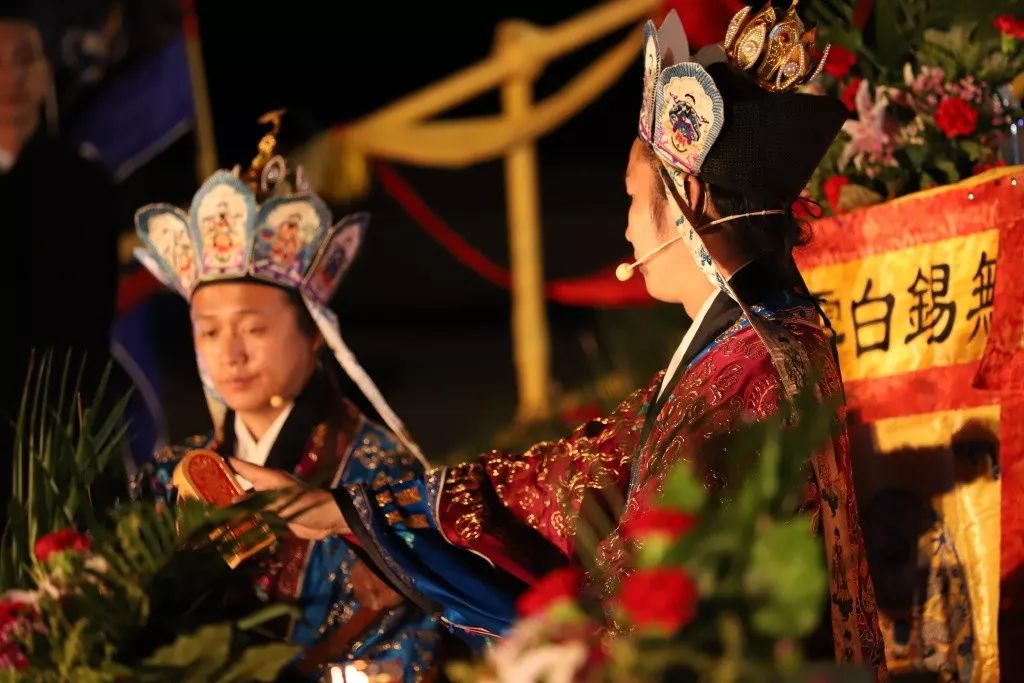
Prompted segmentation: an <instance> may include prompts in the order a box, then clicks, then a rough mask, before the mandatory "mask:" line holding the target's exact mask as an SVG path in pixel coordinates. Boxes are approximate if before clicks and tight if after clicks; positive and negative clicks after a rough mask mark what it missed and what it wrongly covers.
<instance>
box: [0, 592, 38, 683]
mask: <svg viewBox="0 0 1024 683" xmlns="http://www.w3.org/2000/svg"><path fill="white" fill-rule="evenodd" d="M34 615H35V607H33V606H32V605H29V604H26V603H24V602H21V601H20V600H0V671H2V670H5V669H14V670H16V671H17V670H21V669H25V668H27V667H28V659H27V658H26V657H25V653H24V651H23V650H22V649H21V644H20V642H19V639H20V638H21V637H23V636H24V635H25V633H26V632H27V630H28V629H29V628H31V624H30V619H31V618H32V617H33V616H34Z"/></svg>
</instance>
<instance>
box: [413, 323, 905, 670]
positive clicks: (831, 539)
mask: <svg viewBox="0 0 1024 683" xmlns="http://www.w3.org/2000/svg"><path fill="white" fill-rule="evenodd" d="M772 320H773V321H774V322H776V323H779V324H780V325H781V328H782V330H783V331H784V332H786V333H788V334H789V336H790V337H791V339H792V341H793V343H794V344H795V345H797V347H798V349H799V350H800V352H801V356H802V357H804V358H806V359H808V360H809V361H810V365H811V366H814V367H820V368H821V369H822V372H821V375H820V380H819V387H818V389H819V391H820V394H821V396H822V397H823V398H829V397H836V396H838V395H839V394H840V392H841V380H840V376H839V372H838V369H837V367H836V365H835V362H834V360H833V356H832V353H831V349H830V345H829V342H828V340H827V338H826V336H825V334H824V332H823V330H822V329H821V326H820V324H819V322H818V316H817V313H816V312H815V311H814V309H811V308H808V307H791V308H788V309H785V310H783V311H781V312H779V313H776V314H774V315H773V316H772ZM663 376H664V373H658V374H657V375H656V376H655V377H654V378H653V379H652V380H651V382H650V383H649V384H648V385H647V386H646V387H645V388H643V389H641V390H639V391H637V392H636V393H634V394H633V395H631V396H630V397H628V398H627V399H626V400H625V401H623V402H622V403H621V405H619V406H618V408H617V409H616V410H615V411H614V412H613V413H612V414H611V415H609V416H608V417H606V418H603V419H599V420H593V421H591V422H588V423H587V424H584V425H582V426H581V427H579V428H578V429H577V430H576V431H575V432H574V433H573V434H572V436H570V437H569V438H566V439H561V440H558V441H551V442H545V443H540V444H537V445H536V446H534V447H533V448H531V449H530V450H528V451H527V452H525V453H523V454H518V455H515V454H508V453H501V452H492V453H488V454H485V455H483V456H482V457H480V458H479V459H478V461H476V462H472V463H468V464H463V465H459V466H455V467H451V468H448V469H447V471H446V472H443V473H442V475H441V476H440V479H439V481H438V482H437V486H438V493H437V498H436V501H435V502H434V505H432V507H433V512H434V515H435V522H436V523H437V524H438V526H439V528H440V531H441V533H442V534H443V535H444V537H445V538H446V540H447V541H449V542H450V543H452V544H455V545H457V546H460V547H463V548H466V549H468V550H471V551H473V552H475V553H477V554H479V555H483V556H484V557H486V558H487V559H488V560H490V561H491V562H492V563H494V565H495V566H497V567H499V568H501V569H503V570H505V571H507V572H508V573H510V574H512V575H513V576H516V577H518V578H520V579H522V580H524V581H526V582H530V581H532V580H533V579H535V578H536V572H535V570H534V568H533V566H532V563H531V560H532V559H534V558H532V557H525V556H524V555H525V554H524V553H522V552H514V551H513V549H514V548H517V547H519V548H521V547H522V544H521V543H517V542H516V539H515V538H513V535H514V531H512V530H510V526H512V525H510V524H509V523H508V521H507V516H508V514H509V513H511V515H512V517H514V519H515V520H516V521H517V522H518V523H521V524H525V525H527V526H529V527H530V528H531V529H532V530H534V531H535V532H537V533H539V534H541V535H542V536H543V537H544V538H545V539H547V540H548V541H549V542H550V543H551V544H552V545H553V546H555V547H556V548H557V549H558V550H559V551H560V552H561V553H562V554H564V555H565V556H567V557H569V558H572V557H573V556H574V551H575V544H576V537H575V533H574V520H575V519H576V518H577V517H578V516H579V513H580V508H581V505H582V503H583V500H584V496H585V494H586V492H587V491H588V490H589V489H593V488H596V487H601V486H608V484H609V482H611V483H612V485H613V487H614V488H616V489H617V490H618V492H619V493H620V495H622V496H623V497H624V498H625V499H626V500H625V512H624V514H623V515H622V517H621V518H620V522H619V524H620V526H619V528H621V524H622V522H623V521H625V520H628V519H629V518H630V517H632V516H634V515H637V514H638V513H639V512H640V511H641V506H642V504H643V503H642V501H645V500H650V499H651V496H652V494H653V493H655V492H657V491H658V490H659V489H660V487H661V486H662V483H663V476H664V475H665V474H666V473H667V472H668V471H669V470H670V469H671V465H672V464H673V463H675V462H677V461H679V460H687V461H690V462H692V463H693V465H694V466H695V467H696V468H697V470H698V472H699V473H701V474H702V475H703V477H704V481H705V484H706V486H707V487H708V488H709V489H711V490H719V489H721V488H722V487H727V486H728V482H726V481H724V479H723V477H722V474H721V469H720V465H721V463H720V462H718V459H719V458H722V457H728V454H722V453H717V454H715V455H710V456H709V455H707V454H702V450H701V446H702V445H704V444H706V443H708V442H710V441H711V440H712V439H714V438H716V437H719V436H722V435H725V434H728V433H730V432H732V431H733V430H735V429H736V428H737V427H738V426H739V425H740V424H741V423H742V422H743V421H745V420H758V419H763V418H765V417H767V416H769V415H771V414H772V413H773V412H774V411H775V410H776V409H777V408H778V406H779V402H780V401H781V400H783V392H782V388H781V386H780V380H779V375H778V372H777V371H776V368H775V366H774V365H773V363H772V360H771V358H770V357H769V353H768V351H767V349H766V347H765V345H764V343H763V342H762V341H761V339H760V338H759V337H758V335H757V334H756V333H755V331H754V330H753V329H752V328H751V327H750V326H749V325H744V324H742V323H736V324H735V325H733V326H732V327H731V328H730V329H728V330H726V332H724V333H723V334H721V335H720V336H719V337H718V339H716V340H715V341H714V342H713V343H712V344H711V345H709V347H708V348H707V349H706V350H705V351H704V352H703V353H702V355H700V356H699V357H698V358H697V359H696V360H694V361H693V362H692V363H691V364H690V366H689V367H688V368H687V369H686V370H685V372H684V373H683V374H682V376H681V378H680V379H679V381H678V382H677V383H676V384H675V385H674V386H672V387H671V388H670V393H669V395H668V397H667V399H666V400H664V401H663V402H662V403H660V404H655V407H656V408H658V414H657V419H656V421H655V423H654V425H653V428H652V429H651V430H650V434H649V436H647V438H646V439H645V441H644V443H642V444H641V443H640V439H641V436H642V434H643V431H644V422H645V415H646V412H647V410H648V408H649V407H650V406H651V404H652V403H654V401H655V399H656V397H657V394H658V392H659V389H660V387H661V384H662V380H663ZM659 405H660V407H659ZM836 417H837V420H836V425H838V426H837V427H836V428H835V429H834V433H833V435H832V439H831V441H830V442H829V443H827V444H825V445H824V446H822V448H821V449H820V450H819V452H818V453H817V454H816V456H815V458H814V463H813V465H814V467H813V468H812V469H813V471H814V476H813V486H812V487H811V489H812V491H811V493H810V494H809V497H810V500H809V503H811V504H812V505H814V507H815V508H816V513H817V514H818V515H819V517H820V522H821V527H822V531H823V536H824V540H825V547H826V551H827V558H828V565H829V574H830V591H829V595H830V602H831V617H832V628H833V635H834V639H835V648H836V657H837V659H838V660H840V661H848V662H859V663H864V664H866V665H869V666H871V667H872V668H873V669H874V671H875V675H876V678H877V679H878V680H885V679H886V678H887V673H886V671H885V665H884V649H883V644H882V638H881V634H880V631H879V628H878V620H877V612H876V608H875V602H874V592H873V588H872V585H871V579H870V577H869V575H868V570H867V562H866V555H865V552H864V544H863V539H862V538H861V533H860V524H859V521H858V515H857V506H856V501H855V498H854V494H853V480H852V469H851V462H850V448H849V441H848V437H847V434H846V429H845V426H844V425H845V411H844V409H842V408H840V413H839V415H837V416H836ZM634 458H637V459H638V460H637V462H636V463H634ZM631 470H635V474H634V475H633V477H634V478H635V482H634V483H633V486H632V487H630V485H629V484H630V479H631ZM433 476H435V477H438V474H437V473H435V474H434V475H433ZM428 488H429V486H428ZM495 499H496V500H497V501H500V503H501V504H503V505H502V506H501V507H500V508H496V507H495V505H494V502H495ZM567 511H571V512H572V515H570V516H567ZM619 528H616V529H615V530H614V531H613V532H612V533H611V534H610V535H609V536H608V537H607V538H605V539H604V540H603V541H602V542H601V543H600V545H599V547H598V556H597V561H598V567H599V569H600V570H601V574H603V575H616V574H617V573H618V572H619V569H620V568H621V567H622V565H623V563H624V560H625V548H624V544H623V542H622V539H621V538H620V536H619Z"/></svg>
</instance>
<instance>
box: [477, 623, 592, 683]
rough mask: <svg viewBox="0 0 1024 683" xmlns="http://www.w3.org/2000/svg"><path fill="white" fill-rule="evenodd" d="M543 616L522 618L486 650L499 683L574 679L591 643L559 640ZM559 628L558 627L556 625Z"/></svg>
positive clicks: (559, 682) (563, 682)
mask: <svg viewBox="0 0 1024 683" xmlns="http://www.w3.org/2000/svg"><path fill="white" fill-rule="evenodd" d="M551 627H552V625H551V624H550V623H547V622H546V621H545V620H544V619H543V618H542V617H533V618H528V619H523V620H521V621H519V622H518V623H517V624H516V626H515V628H513V629H512V631H511V632H509V633H508V634H507V635H506V636H505V637H504V638H502V639H501V640H500V641H499V642H498V643H497V644H496V645H495V646H494V647H493V648H491V650H490V651H488V653H487V659H488V662H489V663H490V664H491V666H492V667H493V668H494V673H495V675H496V676H497V679H496V680H497V681H498V682H499V683H572V681H573V680H575V678H576V675H577V674H578V673H579V672H580V670H581V669H582V668H583V666H584V664H586V661H587V656H588V654H589V652H590V647H589V646H588V645H587V643H586V642H584V640H582V639H580V638H573V639H567V640H563V641H561V642H559V641H558V640H557V639H556V638H553V637H552V636H553V635H556V634H553V633H552V632H551ZM556 628H557V627H556Z"/></svg>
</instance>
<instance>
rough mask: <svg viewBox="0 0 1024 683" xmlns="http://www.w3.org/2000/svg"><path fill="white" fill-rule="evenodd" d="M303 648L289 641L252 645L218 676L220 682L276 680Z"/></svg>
mask: <svg viewBox="0 0 1024 683" xmlns="http://www.w3.org/2000/svg"><path fill="white" fill-rule="evenodd" d="M301 649H302V648H300V647H298V646H296V645H289V644H288V643H271V644H269V645H260V646H257V647H250V648H248V649H247V650H245V652H243V653H242V656H241V657H239V658H237V660H236V661H235V663H234V664H232V665H231V667H230V668H229V669H228V670H227V671H225V672H224V673H223V674H221V675H220V676H218V677H217V678H216V680H217V681H218V683H233V682H234V681H268V682H269V681H274V680H277V675H278V674H279V673H280V672H281V670H282V669H283V668H284V667H285V666H286V665H287V664H288V662H290V661H291V660H292V659H293V658H294V657H295V656H296V655H298V654H299V652H300V651H301Z"/></svg>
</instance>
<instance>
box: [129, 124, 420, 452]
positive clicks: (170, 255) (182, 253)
mask: <svg viewBox="0 0 1024 683" xmlns="http://www.w3.org/2000/svg"><path fill="white" fill-rule="evenodd" d="M282 113H283V112H271V113H270V114H267V115H266V116H264V117H263V118H261V119H260V122H261V123H269V124H271V125H272V126H273V129H272V130H271V131H270V133H268V134H267V135H265V136H264V137H263V138H262V139H261V140H260V143H259V152H258V154H257V156H256V158H255V159H253V161H252V164H251V166H250V168H249V169H248V171H246V172H245V174H242V173H241V170H240V168H239V167H237V166H236V167H235V168H234V169H233V170H232V171H223V170H221V171H217V172H216V173H214V174H213V175H212V176H210V177H209V178H208V179H207V180H206V181H205V182H204V183H203V184H202V186H201V187H200V188H199V191H198V192H196V194H195V197H194V198H193V199H192V206H191V208H190V209H189V212H188V213H185V212H184V211H182V210H181V209H179V208H177V207H175V206H172V205H170V204H150V205H148V206H144V207H142V208H141V209H139V210H138V211H137V212H136V214H135V225H136V230H137V231H138V234H139V237H140V238H141V239H142V241H143V243H144V244H145V247H146V248H145V249H142V248H137V249H136V250H135V256H136V258H137V259H138V260H139V261H140V262H141V263H142V264H143V265H144V266H145V267H146V268H147V269H148V270H149V271H150V272H151V273H153V275H154V276H155V277H157V278H158V279H159V280H160V281H161V282H163V283H164V284H165V285H167V286H168V287H170V288H171V289H174V290H175V291H177V292H178V293H180V294H181V295H182V296H183V297H185V299H191V298H192V295H193V293H194V292H195V291H196V289H197V288H198V287H199V286H200V285H203V284H206V283H211V282H219V281H225V280H236V281H237V280H252V281H260V282H267V283H270V284H274V285H277V286H279V287H284V288H287V289H293V290H297V291H298V292H299V294H300V295H301V297H302V300H303V302H304V303H305V304H306V308H308V309H309V312H310V315H311V316H312V318H313V320H314V321H315V322H316V325H317V327H318V328H319V329H320V331H321V333H322V334H323V336H324V341H325V342H326V343H327V345H328V346H329V347H330V348H331V350H332V351H333V352H334V355H335V357H336V358H337V360H338V363H339V364H340V365H341V367H342V368H343V369H344V370H345V372H346V373H348V375H349V376H350V377H351V378H352V380H353V381H354V382H355V383H356V385H357V386H358V387H359V388H360V390H361V391H362V392H363V394H364V395H365V396H366V398H367V399H369V401H370V402H371V403H372V404H373V407H374V408H375V409H376V410H377V412H378V413H380V416H381V417H382V418H383V419H384V421H385V422H386V423H387V425H388V426H389V427H390V428H391V430H392V431H393V432H395V434H396V436H398V438H399V439H400V440H401V441H402V442H403V443H404V444H405V445H406V446H407V447H408V448H409V450H410V451H411V452H412V453H413V454H415V455H417V456H418V457H422V455H421V454H420V451H419V448H418V447H417V446H416V444H415V442H414V441H413V440H412V438H411V437H410V436H409V434H408V432H407V431H406V429H405V427H404V425H403V424H402V422H401V420H399V419H398V416H397V415H396V414H395V413H394V411H393V410H391V407H390V406H389V405H388V404H387V402H386V401H385V400H384V397H383V396H382V395H381V393H380V391H379V390H378V389H377V387H376V385H375V384H374V383H373V381H372V380H371V379H370V377H369V376H368V375H367V374H366V372H365V371H364V370H363V368H362V367H361V366H360V365H359V363H358V362H357V361H356V359H355V356H354V355H353V354H352V352H351V350H349V348H348V346H347V345H346V344H345V342H344V341H343V340H342V337H341V332H340V330H339V327H338V320H337V317H336V316H335V314H334V312H333V311H331V310H330V308H328V304H329V303H330V301H331V298H332V297H333V296H334V293H335V291H336V290H337V288H338V285H339V284H340V283H341V279H342V276H343V275H344V274H345V272H346V271H347V270H348V267H349V266H350V265H351V264H352V261H353V259H354V258H355V256H356V254H357V253H358V251H359V247H360V245H361V244H362V240H363V233H364V232H365V230H366V226H367V224H368V223H369V220H370V216H369V214H367V213H357V214H352V215H349V216H345V217H344V218H342V219H341V220H340V221H338V222H337V223H333V224H332V219H331V211H330V209H329V208H328V207H327V205H326V204H325V203H324V202H323V200H321V199H320V198H319V197H318V196H317V195H316V194H314V193H313V192H312V191H311V190H310V188H309V186H308V184H307V183H306V181H305V179H304V178H303V173H302V169H301V168H296V169H295V171H294V173H289V169H288V165H287V163H286V162H285V160H284V158H283V157H281V156H276V155H274V153H273V152H274V147H275V145H276V135H277V132H278V129H279V127H280V116H281V114H282ZM204 384H205V385H206V387H207V390H208V391H210V390H212V387H211V386H210V385H209V382H207V381H206V380H205V378H204Z"/></svg>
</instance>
